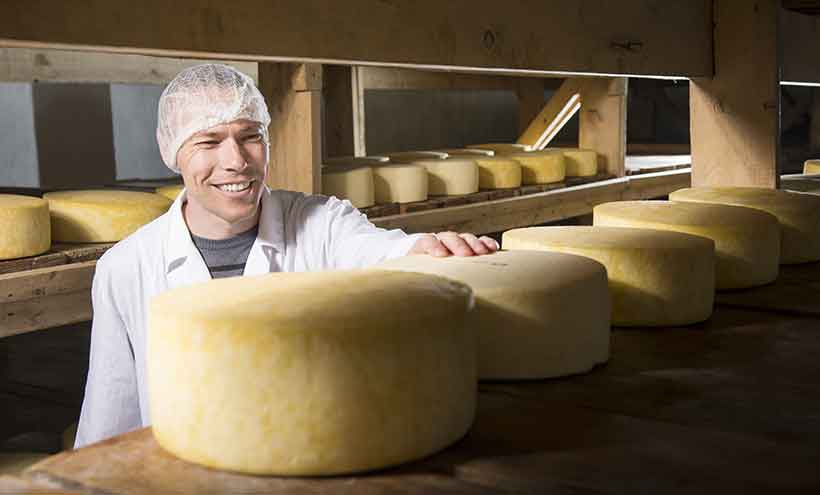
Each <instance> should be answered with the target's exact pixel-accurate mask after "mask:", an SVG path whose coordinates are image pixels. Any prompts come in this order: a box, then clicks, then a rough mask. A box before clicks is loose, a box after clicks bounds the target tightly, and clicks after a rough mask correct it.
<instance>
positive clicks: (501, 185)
mask: <svg viewBox="0 0 820 495" xmlns="http://www.w3.org/2000/svg"><path fill="white" fill-rule="evenodd" d="M474 160H475V163H476V165H478V187H479V188H481V189H505V188H509V187H520V186H521V164H520V163H519V162H518V161H516V160H513V159H512V158H506V157H503V156H487V157H475V158H474Z"/></svg>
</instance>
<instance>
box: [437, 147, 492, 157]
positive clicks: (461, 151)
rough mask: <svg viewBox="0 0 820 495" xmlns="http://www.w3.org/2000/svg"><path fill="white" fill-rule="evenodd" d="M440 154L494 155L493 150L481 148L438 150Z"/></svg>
mask: <svg viewBox="0 0 820 495" xmlns="http://www.w3.org/2000/svg"><path fill="white" fill-rule="evenodd" d="M440 151H441V152H442V153H447V154H448V155H455V156H470V157H476V156H493V155H495V151H493V150H485V149H481V148H451V149H446V150H440Z"/></svg>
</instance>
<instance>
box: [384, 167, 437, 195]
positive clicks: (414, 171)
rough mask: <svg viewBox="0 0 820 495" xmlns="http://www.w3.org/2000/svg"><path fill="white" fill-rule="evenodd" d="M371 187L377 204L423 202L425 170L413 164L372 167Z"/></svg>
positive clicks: (427, 185)
mask: <svg viewBox="0 0 820 495" xmlns="http://www.w3.org/2000/svg"><path fill="white" fill-rule="evenodd" d="M373 186H374V189H375V195H376V203H378V204H387V203H413V202H415V201H425V200H426V199H427V190H428V187H429V184H428V179H427V169H426V168H424V167H423V166H421V165H413V164H394V165H384V166H380V167H373Z"/></svg>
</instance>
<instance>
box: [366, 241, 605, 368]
mask: <svg viewBox="0 0 820 495" xmlns="http://www.w3.org/2000/svg"><path fill="white" fill-rule="evenodd" d="M377 268H386V269H391V270H406V271H416V272H422V273H432V274H436V275H442V276H445V277H447V278H450V279H453V280H458V281H460V282H464V283H465V284H467V285H469V286H470V287H471V288H472V289H473V293H474V294H475V302H476V305H475V309H474V310H473V311H472V312H470V315H469V316H468V317H467V322H468V325H469V326H471V327H472V328H475V329H476V331H477V333H478V377H479V378H480V379H539V378H552V377H558V376H564V375H569V374H575V373H583V372H586V371H589V370H590V369H592V367H593V366H595V365H596V364H600V363H604V362H606V361H607V360H608V359H609V317H610V301H609V289H608V287H607V277H606V270H605V269H604V267H603V265H601V264H600V263H598V262H596V261H593V260H591V259H589V258H584V257H581V256H573V255H570V254H564V253H547V252H537V251H500V252H497V253H494V254H490V255H485V256H471V257H456V256H450V257H447V258H434V257H432V256H405V257H403V258H397V259H394V260H391V261H387V262H384V263H381V264H379V265H377Z"/></svg>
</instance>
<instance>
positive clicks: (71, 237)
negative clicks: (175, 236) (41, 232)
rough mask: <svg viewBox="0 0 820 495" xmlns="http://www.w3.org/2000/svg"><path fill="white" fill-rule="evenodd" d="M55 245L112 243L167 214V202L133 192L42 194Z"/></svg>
mask: <svg viewBox="0 0 820 495" xmlns="http://www.w3.org/2000/svg"><path fill="white" fill-rule="evenodd" d="M43 198H44V199H46V200H47V201H48V207H49V210H50V212H51V238H52V239H53V240H54V241H56V242H116V241H119V240H122V239H124V238H125V237H127V236H129V235H131V234H132V233H134V231H136V230H137V229H138V228H140V227H142V226H143V225H145V224H147V223H149V222H150V221H152V220H153V219H155V218H157V217H158V216H160V215H162V214H163V213H165V212H166V211H168V207H169V206H171V200H169V199H168V198H165V197H162V196H160V195H159V194H154V193H146V192H136V191H113V190H112V191H101V190H88V191H58V192H51V193H46V194H44V195H43Z"/></svg>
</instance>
